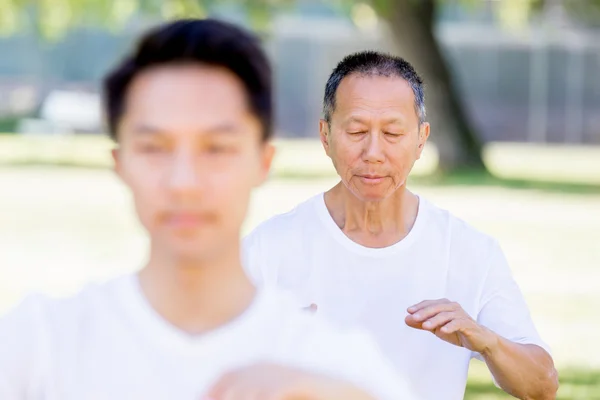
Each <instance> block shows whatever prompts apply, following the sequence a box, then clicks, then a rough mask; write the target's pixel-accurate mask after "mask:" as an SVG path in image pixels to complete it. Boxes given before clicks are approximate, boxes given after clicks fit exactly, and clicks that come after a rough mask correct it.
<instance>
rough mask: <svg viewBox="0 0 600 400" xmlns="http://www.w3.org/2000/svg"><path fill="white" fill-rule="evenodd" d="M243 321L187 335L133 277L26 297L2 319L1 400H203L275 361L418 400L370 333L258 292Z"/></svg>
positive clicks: (380, 394)
mask: <svg viewBox="0 0 600 400" xmlns="http://www.w3.org/2000/svg"><path fill="white" fill-rule="evenodd" d="M258 293H259V294H257V297H256V299H255V300H254V302H253V304H252V305H251V307H250V308H249V309H248V310H247V311H246V312H244V313H243V314H242V315H241V316H240V317H238V318H237V319H235V320H234V321H232V322H231V323H229V324H228V325H226V326H223V327H221V328H219V329H217V330H215V331H211V332H210V333H207V334H203V335H199V336H190V335H187V334H185V333H183V332H182V331H180V330H178V329H176V328H175V327H173V326H172V325H170V324H168V323H167V322H166V321H165V320H164V319H162V318H161V317H160V316H159V315H158V314H156V313H155V311H154V309H153V308H151V306H150V305H149V303H147V301H146V299H145V297H144V295H143V293H142V292H141V290H140V287H139V284H138V280H137V277H136V276H135V275H130V276H125V277H121V278H118V279H116V280H113V281H109V282H107V283H104V284H101V285H91V286H89V287H87V288H86V289H84V290H83V291H82V292H81V293H80V294H78V295H76V296H74V297H72V298H69V299H60V300H59V299H49V298H47V297H43V296H33V297H30V298H28V299H26V300H25V301H24V302H23V303H21V304H20V305H19V306H18V307H16V308H15V309H14V310H13V311H12V312H10V313H9V314H8V315H6V316H4V317H3V318H1V319H0V399H2V400H28V399H35V400H38V399H44V400H81V399H86V400H87V399H89V400H108V399H111V400H115V399H127V400H130V399H144V400H153V399H169V400H171V399H177V400H186V399H189V400H192V399H193V400H200V399H202V398H203V395H204V394H205V393H206V391H207V390H209V389H210V388H211V386H212V385H213V384H214V383H216V381H217V380H218V379H219V378H220V377H221V376H222V374H224V373H226V372H229V371H231V370H232V369H237V368H240V367H244V366H247V365H249V364H253V363H257V362H272V363H278V364H283V365H286V366H290V367H296V368H301V369H304V370H308V371H312V372H316V373H321V374H324V375H327V376H331V377H333V378H338V379H343V380H345V381H348V382H351V383H353V384H355V385H356V386H358V387H360V388H363V389H364V390H366V391H367V392H370V393H372V394H373V395H374V396H376V398H380V399H386V400H397V399H416V397H415V396H412V395H411V394H410V388H409V387H408V385H407V384H406V383H405V381H404V380H403V379H401V378H400V377H399V376H398V375H397V374H396V372H395V370H394V368H393V366H391V364H389V363H388V361H387V360H386V359H385V358H384V357H383V356H382V355H381V354H380V352H379V349H378V347H377V345H376V344H375V343H374V342H372V341H371V339H370V338H369V336H368V335H365V334H364V333H360V332H359V331H352V332H351V331H346V330H344V331H342V330H340V329H339V328H335V327H333V326H332V325H330V324H328V323H327V322H326V321H324V320H323V319H322V318H321V317H319V316H316V315H311V314H310V313H308V312H306V311H302V310H300V309H298V307H297V305H296V303H295V302H294V301H292V300H291V296H290V295H289V294H285V293H283V292H281V291H278V290H269V289H266V290H260V291H259V292H258Z"/></svg>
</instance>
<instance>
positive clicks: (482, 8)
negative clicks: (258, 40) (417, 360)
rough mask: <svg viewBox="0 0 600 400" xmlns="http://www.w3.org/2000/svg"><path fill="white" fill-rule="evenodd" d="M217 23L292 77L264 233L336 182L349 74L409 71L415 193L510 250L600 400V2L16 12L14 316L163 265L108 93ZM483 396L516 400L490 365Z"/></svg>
mask: <svg viewBox="0 0 600 400" xmlns="http://www.w3.org/2000/svg"><path fill="white" fill-rule="evenodd" d="M204 16H214V17H218V18H222V19H226V20H229V21H233V22H236V23H239V24H242V25H244V26H246V27H247V28H249V29H253V30H254V31H256V32H257V33H258V34H259V35H260V36H261V37H262V38H263V39H264V45H265V48H266V50H267V51H268V53H269V55H270V57H271V60H272V62H273V64H274V68H275V79H276V91H277V93H276V95H277V138H278V139H277V142H276V144H277V146H278V152H279V153H278V156H277V159H276V162H275V169H274V172H273V175H272V178H271V180H270V182H269V183H268V184H266V185H264V186H263V187H262V188H260V189H259V190H258V191H257V192H256V194H255V196H254V198H253V204H252V207H251V213H250V215H249V218H248V220H247V224H246V228H245V230H246V232H247V231H249V230H250V229H252V227H254V226H255V225H256V224H257V223H259V222H261V221H263V220H264V219H266V218H268V217H270V216H271V215H273V214H276V213H280V212H285V211H287V210H289V209H290V208H292V207H293V206H294V205H296V204H297V203H299V202H300V201H302V200H304V199H306V198H308V197H309V196H311V195H314V194H316V193H318V192H320V191H323V190H326V189H328V188H329V187H330V186H332V185H333V184H334V183H335V181H336V179H335V171H334V170H333V167H332V166H331V164H330V162H329V160H328V159H327V158H326V157H325V155H324V153H323V151H322V149H321V147H320V143H319V142H318V139H317V135H318V120H319V118H320V115H321V98H322V95H323V88H324V84H325V81H326V79H327V76H328V74H329V73H330V72H331V70H332V68H333V67H334V66H335V64H336V63H337V62H338V61H339V60H341V58H342V57H343V56H344V55H346V54H348V53H351V52H353V51H358V50H364V49H379V50H385V51H389V52H393V53H395V54H399V55H401V56H403V57H404V58H406V59H407V60H408V61H410V62H411V63H413V64H414V65H415V67H416V68H417V70H418V71H419V72H420V73H421V74H422V75H423V76H424V78H425V81H426V85H427V96H428V98H427V107H428V119H429V120H430V121H431V124H432V140H433V143H430V144H428V147H427V148H426V153H425V156H424V157H423V159H422V160H421V161H420V162H419V163H418V164H417V165H416V167H415V170H414V172H413V175H412V177H411V180H412V181H411V185H412V189H413V190H414V191H416V192H418V193H420V194H421V195H423V196H425V197H427V198H429V199H430V200H431V201H432V202H434V203H436V204H437V205H439V206H442V207H444V208H447V209H449V210H450V211H451V212H453V213H454V214H456V215H458V216H460V217H462V218H464V219H466V220H467V221H468V222H470V223H471V224H473V225H475V226H476V227H477V228H480V229H481V230H483V231H485V232H486V233H488V234H491V235H493V236H495V237H496V238H497V239H498V240H499V241H500V243H501V244H502V246H503V248H504V250H505V252H506V254H507V257H508V259H509V261H510V263H511V266H512V268H513V271H514V274H515V277H516V279H517V280H518V282H519V284H520V285H521V288H522V289H523V292H524V293H525V296H526V298H527V300H528V302H529V304H530V306H531V310H532V313H533V316H534V319H535V321H536V324H537V326H538V328H539V330H540V331H541V334H542V336H543V337H544V338H545V339H546V340H547V341H548V342H549V344H550V345H551V346H552V348H553V350H554V355H555V360H556V362H557V365H558V366H559V369H560V373H561V381H562V386H561V389H560V392H559V398H560V399H583V400H588V399H600V346H598V345H597V343H598V340H599V338H600V0H495V1H493V0H387V1H386V0H372V1H353V0H327V1H326V0H255V1H252V0H221V1H219V0H213V1H201V0H115V1H108V0H35V1H34V0H31V1H28V0H0V132H1V133H0V243H1V245H0V314H1V313H3V312H5V311H6V310H7V309H8V308H9V307H11V306H12V305H14V304H15V303H17V302H18V301H19V300H20V299H22V297H23V296H24V295H26V294H27V293H29V292H31V291H34V290H36V291H43V292H46V293H49V294H52V295H66V294H70V293H73V292H75V291H77V290H78V289H79V288H81V286H82V285H84V284H85V283H87V282H90V281H98V280H104V279H107V278H110V277H112V276H115V275H118V274H121V273H123V272H127V271H133V270H136V269H138V268H139V267H140V266H142V265H143V263H144V255H145V250H146V248H147V238H146V237H145V235H144V233H143V231H142V230H141V229H140V226H139V225H138V222H137V221H136V218H135V215H134V211H133V207H132V205H131V201H130V197H129V194H128V193H127V191H126V190H125V189H124V187H123V186H122V185H121V184H120V183H119V182H118V180H117V179H116V177H115V176H114V174H113V173H112V172H111V170H110V167H111V162H110V153H109V151H110V149H111V148H112V146H113V144H112V143H111V142H110V141H109V140H108V139H107V138H106V136H105V134H104V128H103V123H102V121H103V118H102V112H101V109H100V97H99V89H100V81H101V79H102V77H103V75H104V74H105V73H106V72H107V71H108V70H109V69H110V67H111V66H112V65H113V64H114V63H115V62H116V61H117V60H118V59H119V58H120V57H121V56H122V55H123V54H124V53H125V52H126V51H128V50H129V49H130V48H131V46H132V45H133V43H134V39H135V38H136V37H137V36H138V35H139V34H140V33H141V32H143V31H144V30H145V29H147V28H149V27H151V26H153V25H155V24H157V23H160V22H161V21H164V20H167V19H171V18H177V17H204ZM466 398H467V399H504V398H508V396H506V395H503V394H502V393H500V392H499V391H498V390H497V389H496V388H495V387H494V386H493V384H492V383H491V380H490V377H489V374H488V373H487V372H486V370H485V368H484V367H483V366H482V365H481V364H479V363H475V364H474V365H473V368H472V372H471V376H470V383H469V387H468V391H467V397H466Z"/></svg>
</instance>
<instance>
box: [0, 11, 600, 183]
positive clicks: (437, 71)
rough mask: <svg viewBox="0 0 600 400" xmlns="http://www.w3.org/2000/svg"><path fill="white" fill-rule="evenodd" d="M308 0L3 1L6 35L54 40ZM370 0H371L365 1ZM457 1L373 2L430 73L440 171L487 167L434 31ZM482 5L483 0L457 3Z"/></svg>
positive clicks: (515, 18)
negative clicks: (83, 29) (30, 32)
mask: <svg viewBox="0 0 600 400" xmlns="http://www.w3.org/2000/svg"><path fill="white" fill-rule="evenodd" d="M300 1H302V0H118V1H106V0H0V34H1V33H5V34H8V33H11V32H14V31H15V30H17V29H19V27H20V26H22V25H23V24H27V23H29V24H30V26H34V27H36V28H37V29H38V31H39V32H40V34H41V35H42V36H44V37H46V38H49V39H55V38H58V37H60V36H61V35H63V34H64V33H65V32H66V31H67V30H68V29H70V28H72V27H75V26H81V25H94V24H102V25H103V26H109V27H110V28H112V29H119V28H120V27H122V26H124V24H125V23H126V22H127V21H128V20H129V19H130V18H131V17H132V16H133V15H136V14H145V15H154V16H161V17H166V18H174V17H181V16H196V17H203V16H206V15H208V14H209V12H210V10H211V9H213V8H214V7H215V6H216V5H221V6H223V5H227V4H235V5H237V6H241V7H243V8H244V9H245V10H246V13H247V15H248V16H249V17H250V19H251V21H252V23H253V24H254V26H255V27H257V28H264V27H265V26H267V25H268V21H269V19H270V16H271V15H272V14H273V13H274V12H275V11H276V10H277V9H279V8H281V7H283V6H290V5H292V4H293V3H296V2H300ZM366 1H368V0H365V2H366ZM449 1H451V0H370V1H369V4H370V6H371V7H372V8H373V9H374V10H375V11H376V12H377V14H378V15H379V17H380V19H382V20H384V21H386V22H387V23H388V25H389V30H390V32H391V34H392V37H393V43H394V44H395V46H396V47H397V49H398V51H399V52H400V53H401V54H402V55H403V56H404V57H405V58H406V59H407V60H409V61H410V62H411V63H413V64H414V65H415V67H416V69H417V70H418V71H419V72H420V73H421V74H422V75H423V76H424V78H425V81H426V87H427V97H428V100H427V103H428V110H429V111H428V115H429V117H428V119H429V120H430V121H431V122H432V128H433V129H432V139H433V141H434V142H436V144H437V147H438V150H439V156H440V164H439V166H440V170H441V171H442V172H452V171H456V170H460V169H484V168H485V167H484V164H483V161H482V155H481V150H482V143H481V140H480V138H479V136H478V135H477V133H476V130H475V128H474V127H473V124H472V122H471V121H470V119H469V118H468V116H467V113H466V111H465V108H464V106H463V103H462V101H461V96H460V93H459V91H458V89H457V87H456V84H455V82H454V81H453V79H452V75H451V73H450V70H449V67H448V65H447V63H446V61H445V59H444V57H443V55H442V51H441V48H440V43H439V42H438V40H437V38H436V36H435V35H434V22H435V17H436V12H437V11H438V7H439V6H440V5H441V4H442V3H445V2H449ZM457 1H458V2H460V3H461V4H463V5H465V6H471V7H477V6H482V5H483V4H485V2H484V1H483V0H454V2H457ZM365 2H361V1H360V0H336V1H335V2H334V1H333V0H329V1H328V3H335V4H337V6H338V7H339V9H340V12H349V11H350V10H351V9H352V7H353V6H356V5H357V4H358V3H360V5H361V6H365V4H366V3H365ZM494 4H495V11H496V14H497V16H498V18H499V19H500V21H501V22H502V23H504V24H505V25H509V26H511V25H515V24H519V23H523V22H526V21H527V20H528V18H529V15H530V14H531V13H532V12H535V11H540V10H542V9H543V6H544V5H549V6H557V5H558V6H559V7H561V8H562V9H563V10H565V11H567V12H570V13H571V15H574V16H576V17H577V18H579V19H580V20H582V21H584V22H586V23H589V24H597V23H598V21H600V0H502V1H496V2H494Z"/></svg>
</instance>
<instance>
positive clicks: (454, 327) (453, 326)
mask: <svg viewBox="0 0 600 400" xmlns="http://www.w3.org/2000/svg"><path fill="white" fill-rule="evenodd" d="M463 324H464V321H463V320H461V319H454V320H452V321H450V322H448V323H447V324H446V325H444V326H442V328H441V329H440V331H441V332H442V333H444V334H446V335H451V334H453V333H456V332H458V331H460V330H461V329H462V326H463Z"/></svg>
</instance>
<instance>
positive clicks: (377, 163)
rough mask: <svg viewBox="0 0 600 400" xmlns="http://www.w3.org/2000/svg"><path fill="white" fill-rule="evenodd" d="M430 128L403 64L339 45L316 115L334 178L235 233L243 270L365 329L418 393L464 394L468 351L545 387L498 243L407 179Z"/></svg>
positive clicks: (518, 391)
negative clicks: (240, 240)
mask: <svg viewBox="0 0 600 400" xmlns="http://www.w3.org/2000/svg"><path fill="white" fill-rule="evenodd" d="M440 129H443V127H440ZM429 130H430V127H429V124H428V123H427V122H426V121H425V105H424V96H423V83H422V80H421V78H420V77H419V76H418V75H417V73H416V72H415V70H414V69H413V67H412V66H411V65H410V64H409V63H407V62H406V61H404V60H403V59H401V58H396V57H392V56H389V55H385V54H380V53H376V52H363V53H357V54H353V55H350V56H348V57H346V58H345V59H344V60H343V61H341V62H340V63H339V64H338V66H337V67H336V68H335V69H334V71H333V73H332V74H331V76H330V77H329V80H328V82H327V85H326V87H325V99H324V119H323V120H321V122H320V131H321V141H322V143H323V147H324V149H325V152H326V153H327V155H328V156H329V157H330V158H331V160H332V161H333V165H334V167H335V169H336V171H337V173H338V174H339V176H340V178H341V180H340V182H339V183H338V184H337V185H336V186H334V187H333V188H331V189H330V190H329V191H327V192H325V193H322V194H319V195H317V196H315V197H313V198H311V199H309V200H307V201H305V202H304V203H302V204H300V205H298V206H297V207H296V208H295V209H294V210H292V211H291V212H289V213H287V214H283V215H279V216H276V217H274V218H272V219H270V220H268V221H266V222H264V223H263V224H262V225H260V226H259V227H258V228H256V230H255V231H254V232H253V233H251V234H250V235H249V236H248V237H247V238H246V239H245V253H246V254H245V258H246V260H245V265H246V267H247V269H248V272H249V274H250V275H251V276H252V277H253V279H254V280H255V281H256V282H257V283H258V284H260V285H264V286H266V287H281V288H284V289H287V290H290V291H291V292H293V293H294V294H295V295H296V296H297V297H298V298H299V299H300V302H301V304H300V305H301V306H302V307H310V308H312V309H316V310H317V311H316V312H317V314H322V315H325V316H326V317H328V318H331V319H332V320H334V321H337V322H338V323H339V324H341V325H343V326H354V325H359V326H361V327H365V328H367V329H368V330H369V331H370V332H371V333H372V334H373V335H374V336H375V337H376V338H377V339H378V341H379V344H380V346H381V347H382V349H383V350H384V352H385V354H386V355H388V356H389V357H390V358H391V360H392V361H393V362H394V364H395V365H396V367H397V369H398V371H399V372H400V373H401V374H403V375H404V376H407V377H409V381H410V382H411V384H413V386H414V388H415V390H416V391H417V395H418V396H419V398H420V399H430V400H439V399H444V400H458V399H462V398H463V396H464V392H465V385H466V380H467V370H468V367H469V361H470V359H471V357H477V358H479V359H482V360H484V361H485V362H486V363H487V365H488V367H489V369H490V371H491V372H492V374H493V376H494V378H495V380H496V382H497V384H498V385H499V386H500V387H501V388H502V389H504V390H505V391H506V392H508V393H510V394H512V395H514V396H516V397H520V398H522V399H553V398H554V397H555V394H556V391H557V386H558V383H557V375H556V371H555V369H554V365H553V361H552V358H551V356H550V355H549V352H548V350H547V348H546V345H545V344H544V342H542V340H541V339H540V337H539V336H538V333H537V332H536V329H535V327H534V325H533V322H532V320H531V317H530V315H529V311H528V308H527V305H526V304H525V301H524V299H523V296H522V295H521V292H520V291H519V288H518V286H517V284H516V283H515V281H514V280H513V278H512V276H511V272H510V270H509V267H508V265H507V263H506V260H505V258H504V256H503V253H502V251H501V249H500V247H499V245H498V244H497V243H496V241H495V240H494V239H492V238H490V237H488V236H486V235H484V234H482V233H480V232H478V231H476V230H475V229H473V228H472V227H470V226H469V225H467V224H466V223H465V222H463V221H461V220H460V219H458V218H456V217H454V216H452V215H451V214H450V213H448V212H447V211H445V210H442V209H440V208H438V207H436V206H435V205H433V204H432V203H430V202H429V201H427V200H426V199H424V198H422V197H419V196H417V195H415V194H413V193H411V192H410V191H409V190H408V189H407V187H406V180H407V178H408V175H409V173H410V171H411V169H412V167H413V164H414V163H415V161H416V160H418V159H419V157H420V156H421V152H422V151H423V147H424V146H425V143H426V141H427V138H428V137H429Z"/></svg>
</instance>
